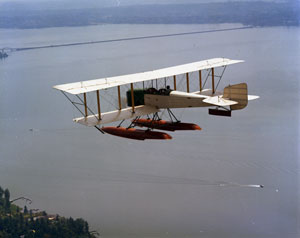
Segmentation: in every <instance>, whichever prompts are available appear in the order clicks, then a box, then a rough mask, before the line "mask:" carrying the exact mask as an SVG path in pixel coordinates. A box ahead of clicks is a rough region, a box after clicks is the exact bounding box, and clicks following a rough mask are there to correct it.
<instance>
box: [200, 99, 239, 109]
mask: <svg viewBox="0 0 300 238" xmlns="http://www.w3.org/2000/svg"><path fill="white" fill-rule="evenodd" d="M203 102H205V103H208V104H212V105H215V106H219V107H226V106H231V105H235V104H238V103H237V102H235V101H232V100H228V99H224V98H222V97H220V96H214V97H209V98H206V99H204V100H203Z"/></svg>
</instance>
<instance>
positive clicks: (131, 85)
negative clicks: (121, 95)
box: [130, 83, 134, 113]
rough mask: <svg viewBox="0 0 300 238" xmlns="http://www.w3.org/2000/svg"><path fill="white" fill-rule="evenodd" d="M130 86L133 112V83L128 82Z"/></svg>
mask: <svg viewBox="0 0 300 238" xmlns="http://www.w3.org/2000/svg"><path fill="white" fill-rule="evenodd" d="M130 87H131V104H132V113H134V93H133V83H131V84H130Z"/></svg>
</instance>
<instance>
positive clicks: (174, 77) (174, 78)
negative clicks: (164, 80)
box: [173, 75, 176, 90]
mask: <svg viewBox="0 0 300 238" xmlns="http://www.w3.org/2000/svg"><path fill="white" fill-rule="evenodd" d="M173 80H174V90H176V75H174V76H173Z"/></svg>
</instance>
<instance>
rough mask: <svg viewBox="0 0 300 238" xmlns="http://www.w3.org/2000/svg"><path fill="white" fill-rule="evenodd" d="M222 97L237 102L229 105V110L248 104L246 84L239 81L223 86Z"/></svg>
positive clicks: (241, 107)
mask: <svg viewBox="0 0 300 238" xmlns="http://www.w3.org/2000/svg"><path fill="white" fill-rule="evenodd" d="M223 98H225V99H229V100H232V101H236V102H237V104H235V105H231V106H230V110H231V111H233V110H241V109H243V108H245V107H246V106H247V105H248V89H247V84H246V83H239V84H235V85H229V86H227V87H225V88H224V94H223Z"/></svg>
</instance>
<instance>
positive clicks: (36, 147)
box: [0, 25, 300, 238]
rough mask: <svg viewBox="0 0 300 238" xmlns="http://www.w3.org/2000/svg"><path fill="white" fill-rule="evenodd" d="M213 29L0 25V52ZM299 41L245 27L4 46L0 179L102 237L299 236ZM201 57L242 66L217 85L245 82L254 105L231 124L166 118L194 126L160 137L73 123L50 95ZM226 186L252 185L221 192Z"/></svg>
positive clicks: (190, 113)
mask: <svg viewBox="0 0 300 238" xmlns="http://www.w3.org/2000/svg"><path fill="white" fill-rule="evenodd" d="M235 26H239V25H235ZM226 27H232V25H102V26H101V25H100V26H89V27H77V28H49V29H37V30H0V48H2V47H8V46H9V47H27V46H37V45H47V44H49V45H51V44H61V43H69V42H80V41H93V40H104V39H116V38H125V37H134V36H144V35H155V34H169V33H178V32H189V31H199V30H206V29H219V28H226ZM299 37H300V29H299V28H284V27H276V28H253V29H247V30H239V31H230V32H218V33H209V34H199V35H186V36H177V37H169V38H157V39H144V40H136V41H125V42H114V43H105V44H94V45H82V46H72V47H61V48H50V49H40V50H30V51H21V52H13V53H11V54H10V56H9V57H8V58H6V59H5V60H2V61H0V133H1V136H0V184H1V186H2V187H5V188H6V187H7V188H9V189H10V191H11V196H12V198H14V197H18V196H26V197H29V198H31V199H32V200H33V203H32V204H31V205H29V204H27V206H28V207H29V208H39V209H43V210H46V211H47V212H48V213H51V214H56V213H58V214H60V215H63V216H67V217H68V216H72V217H83V218H84V219H86V220H87V221H88V222H89V223H90V224H91V226H92V229H96V230H97V231H99V232H100V234H101V235H103V237H209V238H210V237H214V238H215V237H222V238H223V237H231V238H232V237H236V238H240V237H243V238H244V237H247V238H248V237H249V238H250V237H264V238H266V237H272V238H273V237H278V238H279V237H280V238H281V237H287V238H296V237H299V234H300V231H299V227H300V222H299V205H300V204H299V201H300V200H299V176H298V165H299V154H300V153H299V105H300V104H299V102H300V101H299V97H300V96H299V95H300V87H299V75H300V49H299V47H300V44H299V42H300V39H299ZM213 57H226V58H232V59H243V60H245V63H243V64H237V65H234V66H229V67H228V69H227V71H226V72H225V76H224V78H223V81H222V83H221V85H220V86H225V85H227V84H229V83H230V84H234V83H239V82H247V84H248V89H249V94H253V95H259V96H260V99H259V100H255V101H252V102H250V103H249V105H248V107H247V108H246V109H244V110H241V111H235V112H234V113H233V116H232V117H231V118H220V117H213V116H210V115H208V112H207V109H185V110H176V111H175V112H176V115H177V116H179V117H180V119H181V120H182V121H184V122H194V123H196V124H198V125H200V126H201V127H202V131H196V132H176V133H172V136H173V140H170V141H145V142H140V141H133V140H127V139H122V138H118V137H113V136H110V135H102V134H100V133H99V132H98V131H97V130H95V129H93V128H85V127H83V126H81V125H77V124H75V123H73V122H72V118H74V117H76V116H80V115H79V114H78V113H77V112H76V110H75V109H74V108H73V107H72V105H71V104H70V103H69V102H68V101H67V100H66V99H65V98H64V97H63V95H62V94H61V93H59V92H58V91H56V90H54V89H52V86H53V85H56V84H62V83H68V82H76V81H81V80H89V79H94V78H101V77H106V76H115V75H121V74H127V73H135V72H142V71H147V70H152V69H158V68H162V67H167V66H173V65H176V64H183V63H189V62H193V61H198V60H204V59H208V58H213ZM30 129H33V130H30ZM230 183H233V184H263V185H264V188H263V189H259V188H249V187H241V186H238V185H234V186H220V184H230ZM20 205H22V206H24V205H26V204H24V203H20Z"/></svg>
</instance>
